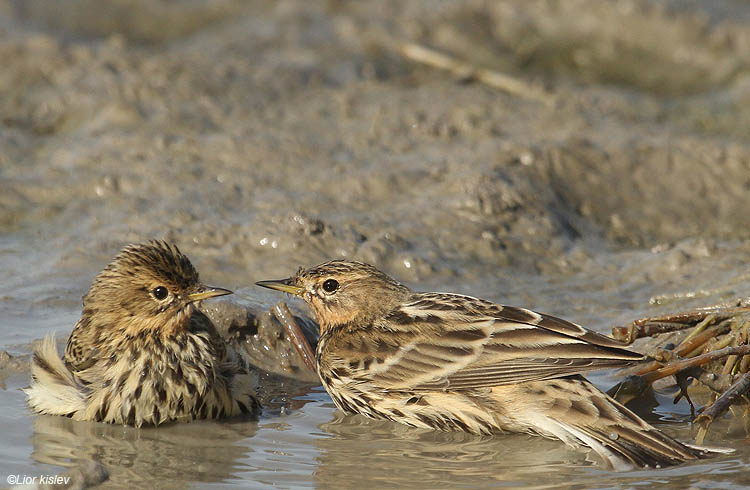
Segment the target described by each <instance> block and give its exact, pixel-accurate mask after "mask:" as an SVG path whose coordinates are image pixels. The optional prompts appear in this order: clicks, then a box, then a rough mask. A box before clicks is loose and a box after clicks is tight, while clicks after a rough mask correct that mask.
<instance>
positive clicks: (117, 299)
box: [83, 240, 231, 335]
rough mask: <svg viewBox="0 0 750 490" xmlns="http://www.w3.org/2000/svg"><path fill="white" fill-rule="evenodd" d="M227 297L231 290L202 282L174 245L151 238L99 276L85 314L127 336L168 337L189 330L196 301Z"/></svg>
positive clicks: (85, 300) (124, 253) (125, 252)
mask: <svg viewBox="0 0 750 490" xmlns="http://www.w3.org/2000/svg"><path fill="white" fill-rule="evenodd" d="M225 294H231V291H228V290H226V289H221V288H213V287H208V286H204V285H203V284H201V282H200V279H199V277H198V272H197V271H196V270H195V268H194V267H193V265H192V264H191V263H190V260H189V259H188V258H187V257H186V256H185V255H183V254H182V253H181V252H180V250H179V249H178V248H177V247H176V246H175V245H172V244H169V243H167V242H164V241H158V240H151V241H149V242H146V243H141V244H137V245H129V246H127V247H125V248H124V249H122V251H120V253H119V254H117V256H116V257H115V258H114V259H113V260H112V262H110V264H109V265H108V266H107V267H106V268H105V269H104V270H103V271H101V272H100V273H99V274H98V275H97V276H96V278H95V279H94V282H93V284H92V285H91V289H90V290H89V292H88V294H86V296H84V298H83V306H84V309H83V314H84V316H87V315H88V316H89V320H90V321H96V322H97V323H104V324H106V325H109V326H110V328H112V327H113V328H116V329H118V330H121V331H123V332H124V333H126V334H132V335H135V334H137V333H140V332H142V331H143V330H146V331H149V332H153V333H154V334H156V333H160V334H162V335H168V334H170V333H174V332H177V331H179V330H180V329H184V328H187V325H188V321H189V319H190V316H191V314H192V312H193V305H194V304H195V303H196V302H198V301H200V300H203V299H207V298H212V297H215V296H223V295H225Z"/></svg>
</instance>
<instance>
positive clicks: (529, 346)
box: [363, 293, 643, 390]
mask: <svg viewBox="0 0 750 490" xmlns="http://www.w3.org/2000/svg"><path fill="white" fill-rule="evenodd" d="M415 297H416V298H417V299H415V300H414V301H412V302H409V303H406V304H404V305H402V306H401V307H400V308H399V309H398V310H396V311H394V312H393V313H392V314H391V315H390V316H389V317H388V321H387V322H386V323H384V324H383V326H385V325H387V326H388V327H389V328H391V329H393V330H396V331H394V332H393V333H394V335H393V338H394V339H397V338H398V339H401V340H400V342H398V345H387V342H384V345H383V346H382V352H381V354H384V355H383V356H382V357H381V358H380V359H378V362H374V363H373V362H371V363H370V365H369V366H368V367H369V369H367V370H366V371H368V374H367V376H368V377H369V378H370V380H371V381H372V382H374V383H375V384H377V385H379V386H382V387H384V388H387V389H410V390H436V389H441V390H462V389H474V388H487V387H492V386H499V385H507V384H514V383H520V382H525V381H535V380H544V379H551V378H559V377H562V376H569V375H572V374H579V373H583V372H586V371H590V370H594V369H603V368H613V367H623V366H626V365H629V364H631V363H633V362H634V361H639V360H642V359H643V356H642V355H640V354H637V353H635V352H631V351H628V350H625V349H623V348H622V347H623V346H624V345H623V344H621V343H619V342H617V341H616V340H613V339H610V338H608V337H605V336H603V335H600V334H597V333H595V332H592V331H589V330H586V329H584V328H583V327H580V326H578V325H575V324H573V323H570V322H567V321H565V320H561V319H559V318H555V317H552V316H549V315H544V314H541V313H536V312H533V311H530V310H526V309H523V308H515V307H509V306H500V305H495V304H493V303H489V302H486V301H482V300H477V299H475V298H470V297H466V296H458V295H448V294H435V293H431V294H422V295H415ZM363 374H364V372H363Z"/></svg>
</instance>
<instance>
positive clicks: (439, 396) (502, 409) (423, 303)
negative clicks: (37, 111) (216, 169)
mask: <svg viewBox="0 0 750 490" xmlns="http://www.w3.org/2000/svg"><path fill="white" fill-rule="evenodd" d="M256 284H258V285H259V286H263V287H267V288H272V289H277V290H280V291H284V292H286V293H290V294H293V295H296V296H300V297H302V298H303V299H304V300H305V302H306V303H307V304H308V305H309V306H310V307H311V308H312V310H313V311H314V312H315V314H316V315H317V318H318V322H319V323H320V339H319V341H318V345H317V350H316V355H315V358H316V364H317V370H318V374H319V375H320V379H321V380H322V382H323V385H324V386H325V388H326V390H327V391H328V393H329V394H330V395H331V398H333V401H334V402H335V403H336V406H337V407H338V408H339V409H340V410H342V411H344V412H345V413H350V414H354V413H359V414H362V415H365V416H368V417H371V418H377V419H389V420H393V421H396V422H401V423H403V424H406V425H410V426H413V427H422V428H432V429H441V430H460V431H466V432H470V433H474V434H490V433H497V432H526V433H532V434H537V435H541V436H544V437H548V438H557V439H560V440H562V441H564V442H565V443H567V444H568V445H570V446H573V447H581V446H587V447H589V448H591V449H593V450H594V451H595V452H596V453H597V454H598V455H599V456H600V457H601V458H602V459H603V460H604V462H605V463H606V465H607V466H608V467H610V468H612V469H616V470H627V469H631V468H633V467H660V466H667V465H675V464H679V463H682V462H685V461H690V460H695V459H698V458H702V457H704V455H705V454H707V452H709V449H708V448H702V447H698V446H691V445H689V444H684V443H681V442H679V441H676V440H674V439H672V438H671V437H669V436H667V435H666V434H664V433H662V432H660V431H659V430H657V429H655V428H654V427H652V426H650V425H649V424H648V423H646V422H645V421H644V420H642V419H641V418H639V417H638V416H637V415H635V414H634V413H633V412H631V411H630V410H628V409H627V408H625V407H624V406H623V405H621V404H620V403H618V402H617V401H615V400H614V399H612V398H610V397H609V396H607V395H606V394H604V393H602V392H601V391H600V390H599V389H597V388H596V387H595V386H594V385H593V384H591V383H590V382H588V381H587V380H586V379H585V378H584V377H583V376H582V375H581V374H582V373H585V372H586V371H590V370H594V369H602V368H616V367H623V366H627V365H630V364H632V363H634V362H637V361H640V360H642V359H643V356H641V355H640V354H637V353H634V352H631V351H628V350H625V349H623V348H622V347H623V344H620V343H619V342H617V341H615V340H613V339H611V338H608V337H605V336H603V335H600V334H598V333H595V332H592V331H590V330H587V329H585V328H583V327H580V326H578V325H575V324H573V323H570V322H568V321H565V320H561V319H559V318H555V317H552V316H549V315H544V314H541V313H536V312H533V311H530V310H527V309H523V308H515V307H510V306H501V305H498V304H494V303H491V302H488V301H484V300H481V299H477V298H472V297H469V296H462V295H459V294H448V293H414V292H412V291H410V290H409V289H408V288H407V287H406V286H404V285H402V284H399V283H398V282H396V281H395V280H393V279H391V278H390V277H388V276H387V275H385V274H383V273H382V272H380V271H379V270H377V269H376V268H375V267H373V266H371V265H368V264H365V263H361V262H350V261H343V260H335V261H331V262H326V263H324V264H321V265H319V266H317V267H313V268H311V269H300V270H299V271H298V272H297V274H296V275H295V276H293V277H290V278H288V279H283V280H278V281H261V282H258V283H256Z"/></svg>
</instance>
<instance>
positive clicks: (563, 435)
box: [522, 376, 731, 471]
mask: <svg viewBox="0 0 750 490" xmlns="http://www.w3.org/2000/svg"><path fill="white" fill-rule="evenodd" d="M522 386H524V387H525V388H526V392H525V394H524V397H525V399H526V400H527V401H528V400H529V398H528V397H529V396H532V397H533V396H534V395H535V396H536V399H535V400H534V401H533V402H532V403H527V404H526V405H527V406H526V411H525V413H526V415H524V417H525V418H526V423H528V424H529V427H531V428H532V429H533V430H535V431H536V432H539V433H541V434H542V435H546V436H550V437H555V438H558V439H561V440H563V441H564V442H566V443H567V444H569V445H572V446H587V447H589V448H591V449H592V450H593V451H594V452H595V453H597V454H598V455H599V456H600V457H601V458H602V459H603V460H604V462H605V463H606V464H607V466H608V467H610V468H612V469H615V470H617V471H626V470H629V469H632V468H646V467H651V468H654V467H656V468H659V467H666V466H673V465H677V464H680V463H684V462H686V461H693V460H697V459H702V458H706V457H709V456H710V455H711V453H727V452H731V450H725V449H718V448H707V447H701V446H695V445H690V444H684V443H682V442H680V441H677V440H676V439H672V438H671V437H669V436H668V435H666V434H664V433H663V432H661V431H659V430H658V429H656V428H654V427H652V426H651V425H649V424H648V423H647V422H646V421H644V420H643V419H641V418H640V417H638V416H637V415H636V414H634V413H633V412H631V411H630V410H628V409H627V408H626V407H624V406H623V405H621V404H620V403H618V402H617V401H615V400H614V399H612V398H611V397H609V396H607V395H606V394H604V393H602V392H601V391H599V389H597V388H596V387H595V386H594V385H592V384H591V383H589V382H588V381H586V379H585V378H583V377H581V376H573V377H569V378H561V379H556V380H553V381H552V382H533V383H524V385H522ZM529 417H532V418H529Z"/></svg>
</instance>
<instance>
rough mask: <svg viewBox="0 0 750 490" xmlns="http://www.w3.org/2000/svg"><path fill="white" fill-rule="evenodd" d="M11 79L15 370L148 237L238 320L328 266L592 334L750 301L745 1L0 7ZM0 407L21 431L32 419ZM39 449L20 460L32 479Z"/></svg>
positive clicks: (4, 301)
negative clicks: (542, 95)
mask: <svg viewBox="0 0 750 490" xmlns="http://www.w3.org/2000/svg"><path fill="white" fill-rule="evenodd" d="M402 42H411V43H418V44H421V45H424V46H427V47H430V48H433V49H436V50H439V51H441V52H443V53H446V54H450V55H452V56H455V57H456V58H458V59H461V60H463V61H465V62H468V63H470V64H472V65H475V66H477V67H483V68H490V69H493V70H497V71H500V72H502V73H505V74H508V75H511V76H513V77H516V78H518V79H521V80H523V81H524V83H527V84H528V85H529V86H531V87H534V88H535V89H536V90H544V91H546V92H547V94H548V95H549V96H550V99H551V102H550V103H548V104H545V103H543V102H540V101H538V100H534V99H528V98H524V97H519V96H517V95H512V94H509V93H506V92H504V91H502V90H498V89H495V88H491V87H488V86H487V85H486V84H483V83H481V82H479V81H477V80H474V79H472V78H471V77H466V76H464V77H460V76H456V75H454V74H451V73H448V72H445V71H442V70H439V69H436V68H434V67H430V66H425V65H423V64H420V63H417V62H415V61H413V60H410V59H408V58H406V57H404V56H403V55H402V54H401V53H400V52H399V51H398V49H396V48H397V46H398V45H399V43H402ZM0 60H2V68H1V69H0V188H1V190H2V192H0V273H2V275H3V276H4V277H5V280H4V281H3V283H4V286H5V288H4V291H3V292H2V293H0V321H2V324H3V325H4V327H5V328H4V329H3V332H2V333H0V340H1V341H2V342H0V350H7V351H9V352H10V354H11V355H16V356H23V355H27V354H28V352H29V349H30V345H31V342H32V341H33V340H35V339H39V338H41V337H42V336H43V335H44V334H45V333H46V332H48V331H51V330H56V331H57V332H58V335H59V336H60V337H63V338H64V337H65V336H66V335H67V333H68V332H69V331H70V329H71V328H72V326H73V324H74V322H75V320H76V318H77V315H78V313H79V311H80V310H79V309H80V298H81V296H82V295H83V294H84V293H85V291H86V289H87V288H88V285H89V284H90V281H91V278H92V277H93V275H94V274H96V272H97V271H98V270H100V269H101V268H102V267H103V266H104V265H105V264H106V263H107V262H108V261H109V260H110V258H111V257H112V256H113V255H114V254H115V253H116V252H117V251H118V250H119V249H120V248H121V247H122V246H123V245H124V244H127V243H129V242H134V241H140V240H143V239H147V238H151V237H156V238H167V239H170V240H173V241H175V242H176V243H177V244H178V245H179V246H180V247H181V248H182V250H183V251H184V252H186V253H187V254H188V255H189V256H190V257H191V259H192V260H193V262H194V263H195V264H196V266H197V268H198V269H199V270H200V272H201V275H202V278H203V279H204V280H205V281H206V282H209V283H211V284H216V285H221V286H225V287H229V288H232V289H235V290H236V291H237V292H238V294H237V295H236V296H235V299H234V301H235V302H237V303H238V304H242V305H245V306H247V305H250V304H252V305H255V306H258V305H261V306H262V305H271V304H273V303H274V302H276V301H278V300H279V299H282V298H280V297H279V296H277V295H274V294H272V293H269V292H266V291H260V290H258V289H257V288H254V287H253V286H252V284H253V283H254V282H255V281H256V280H260V279H270V278H278V277H284V276H286V275H289V274H290V273H292V272H294V271H295V270H296V269H297V267H299V266H305V265H313V264H316V263H319V262H322V261H324V260H327V259H330V258H336V257H349V258H356V259H360V260H364V261H367V262H371V263H373V264H375V265H377V266H378V267H380V268H382V269H383V270H385V271H386V272H388V273H389V274H391V275H393V276H395V277H397V278H398V279H399V280H402V281H404V282H405V283H407V284H409V285H411V286H413V287H414V288H415V289H440V290H450V291H456V292H463V293H469V294H474V295H478V296H482V297H486V298H489V299H493V300H496V301H500V302H505V303H511V304H517V305H522V306H528V307H533V308H537V309H540V310H542V311H546V312H549V313H553V314H557V315H560V316H564V317H566V318H569V319H571V320H574V321H578V322H581V323H583V324H585V325H587V326H589V327H592V328H595V329H598V330H600V331H606V330H607V329H608V328H609V327H610V326H611V325H613V324H618V323H625V322H628V321H630V320H632V319H635V318H638V317H642V316H646V315H653V314H658V313H665V312H669V311H679V310H684V309H687V308H692V307H696V306H705V305H710V304H715V303H719V302H730V303H731V302H733V301H735V300H736V299H737V298H748V297H750V272H748V268H747V264H748V257H750V255H749V253H750V227H749V226H748V225H749V224H750V218H748V207H749V206H748V205H749V204H750V197H749V195H750V194H749V193H750V143H749V142H748V139H747V134H748V131H749V130H750V7H748V6H747V5H745V4H744V3H741V2H734V1H730V0H723V1H692V2H678V1H671V2H652V1H646V0H638V1H625V2H601V1H595V0H576V1H570V2H545V1H529V2H489V1H466V2H432V1H429V0H424V1H410V2H400V1H389V2H344V1H334V0H331V1H327V2H322V1H321V2H306V1H302V0H300V1H280V2H246V1H239V0H213V1H184V2H170V1H157V2H152V1H145V0H141V1H139V0H110V1H107V2H98V1H92V0H58V1H56V2H48V1H45V0H18V1H12V0H0ZM10 367H12V366H9V368H10ZM14 372H15V371H14ZM22 376H23V375H22V374H18V375H17V377H16V378H13V377H12V376H11V378H10V381H9V383H10V384H9V385H8V386H13V383H16V385H18V386H23V378H22ZM13 379H15V381H13ZM8 390H9V391H6V392H5V393H8V394H11V395H12V396H11V395H9V396H8V397H7V399H8V400H9V401H8V404H7V406H6V408H9V410H10V411H9V414H10V415H7V416H6V417H7V420H6V422H7V423H14V422H16V421H18V420H31V418H30V416H29V415H28V414H27V413H26V412H25V411H24V409H23V399H22V397H21V395H20V394H18V392H17V389H15V391H13V389H10V388H8ZM315 396H317V398H315V397H313V398H314V400H316V403H317V405H315V407H317V408H315V410H319V406H320V404H321V403H322V404H325V395H323V394H319V395H315ZM0 398H2V397H0ZM310 406H311V405H306V407H310ZM304 410H305V409H302V412H301V413H302V415H301V416H307V415H311V414H313V413H314V414H318V413H319V412H316V411H315V410H313V411H312V412H305V411H304ZM326 410H327V411H324V413H325V415H319V416H320V417H321V418H322V419H323V421H326V420H330V416H332V415H330V414H333V412H334V411H333V410H332V409H331V408H327V409H326ZM316 416H318V415H316ZM678 418H679V417H678ZM315 420H317V419H315ZM29 423H30V422H29ZM38 423H39V422H37V424H38ZM269 423H271V422H269ZM274 423H275V422H274ZM306 424H307V422H301V425H300V426H299V427H298V428H297V430H301V431H303V432H305V431H307V432H308V433H309V434H311V436H310V437H313V435H314V434H316V431H318V430H319V429H318V428H317V426H313V425H306ZM334 426H335V427H334V429H332V430H329V431H328V432H327V433H328V434H329V435H331V436H332V437H338V438H341V437H344V436H342V435H341V433H340V432H339V431H340V430H341V426H340V424H339V423H338V422H336V423H335V424H334ZM20 427H25V428H19V429H18V431H17V432H16V433H15V435H14V438H17V439H18V440H19V441H23V440H25V437H26V436H27V435H28V434H27V433H25V432H24V431H25V430H32V431H33V430H34V429H31V428H30V426H28V425H26V426H23V425H21V426H20ZM378 427H379V426H378ZM329 428H330V427H329ZM180 430H184V428H183V429H180ZM269 430H270V429H269ZM359 431H360V428H359V427H358V426H357V425H356V424H355V425H353V426H352V427H351V434H358V433H359ZM324 432H325V431H324ZM37 433H38V431H37ZM344 433H345V434H348V432H346V429H344ZM24 434H25V435H24ZM259 434H261V436H262V434H264V432H263V431H262V429H261V430H260V432H259ZM351 434H350V435H351ZM399 434H400V433H399ZM391 436H393V434H391ZM268 437H270V438H271V439H273V436H272V435H269V436H268ZM389 437H390V436H389ZM394 437H401V436H400V435H398V434H397V435H396V436H394ZM732 437H735V438H739V439H742V437H743V436H741V435H736V434H735V435H734V436H732ZM313 438H314V437H313ZM84 439H85V438H84ZM258 439H261V437H256V439H255V440H253V441H251V444H250V445H251V446H252V445H253V444H255V443H257V442H258ZM739 439H731V438H730V440H732V441H735V440H739ZM14 440H15V439H14ZM233 440H234V439H233ZM347 441H348V443H350V444H352V448H353V449H352V451H353V452H356V451H357V448H358V447H359V446H357V444H356V438H351V439H348V440H347ZM454 442H455V441H454ZM463 442H465V441H463ZM463 442H462V444H463ZM434 443H435V441H432V444H434ZM26 444H27V446H28V442H27V443H26ZM729 444H730V445H731V444H734V443H733V442H730V443H729ZM737 444H739V443H737ZM27 446H23V444H21V446H17V447H16V449H15V451H14V450H12V448H11V449H8V451H10V452H9V454H12V455H14V457H15V458H16V461H17V462H18V464H19V465H22V466H23V465H27V466H26V467H28V468H35V466H33V465H35V464H37V463H33V462H30V460H29V451H28V450H27V449H23V450H21V449H18V447H27ZM303 447H306V446H304V445H303ZM462 447H463V446H462ZM318 449H319V450H321V449H320V448H318ZM280 450H283V449H280ZM493 450H494V449H493ZM326 451H328V450H327V449H326ZM302 452H303V453H304V451H302ZM417 453H419V451H417ZM326 454H327V453H326ZM347 454H348V453H347ZM214 456H216V455H213V456H211V457H214ZM343 457H344V458H346V457H347V456H346V455H344V456H343ZM324 460H328V459H326V458H324ZM51 461H53V462H56V463H55V464H59V460H56V459H54V458H52V459H51ZM264 464H266V463H264ZM267 464H268V465H270V466H269V468H272V467H273V463H272V462H271V463H268V462H267ZM384 464H387V463H384ZM742 464H746V463H742ZM742 464H741V465H740V468H741V467H742ZM304 467H305V466H304V465H302V466H298V467H295V468H297V469H299V468H304ZM574 468H575V467H574ZM7 471H15V470H13V468H10V467H9V469H7ZM29 471H30V470H29ZM228 471H229V470H228ZM269 471H270V470H269ZM300 471H302V470H300ZM342 471H344V470H342ZM569 471H574V472H575V471H576V470H575V469H571V470H569ZM178 473H179V472H178ZM291 473H292V474H294V475H297V473H294V471H291ZM521 473H523V472H521ZM233 474H234V475H235V476H236V473H233ZM301 474H303V475H305V474H306V473H305V472H304V471H302V473H301ZM323 474H325V471H323V472H322V473H318V475H319V479H318V480H317V483H318V484H319V485H321V486H326V485H327V484H329V483H330V482H329V480H326V479H325V478H322V477H320V475H323ZM336 474H340V473H336ZM344 474H345V475H346V474H347V473H346V472H345V471H344ZM574 474H576V475H578V474H577V473H574ZM141 476H142V475H141ZM297 476H299V475H297ZM297 476H295V478H296V477H297ZM308 476H309V475H308ZM349 476H350V477H352V478H353V479H351V480H346V479H345V480H344V481H350V482H354V481H356V478H354V475H352V474H349ZM453 476H455V475H453ZM579 476H580V475H579ZM531 477H532V478H533V475H531ZM186 478H187V480H186V481H189V482H192V481H198V480H200V478H198V477H195V475H192V476H189V477H186ZM446 478H448V477H446ZM523 478H526V477H521V480H519V481H520V482H523V481H526V480H524V479H523ZM582 478H584V477H582ZM311 479H312V477H311V476H309V478H307V479H306V478H304V477H300V479H299V480H295V479H294V478H291V479H289V480H283V479H282V480H281V482H282V485H283V482H284V481H286V484H287V485H290V486H295V485H296V484H298V483H299V484H306V483H309V482H310V481H311ZM412 481H413V480H412ZM456 481H458V480H456ZM482 481H484V480H481V479H479V480H466V482H468V484H475V483H478V482H482ZM491 481H494V480H491ZM584 481H587V480H585V478H584ZM681 481H682V482H684V480H681ZM326 482H329V483H326ZM727 482H729V483H733V482H735V480H732V478H731V477H729V480H727V481H723V483H727ZM401 483H403V482H401ZM729 483H727V484H729Z"/></svg>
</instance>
